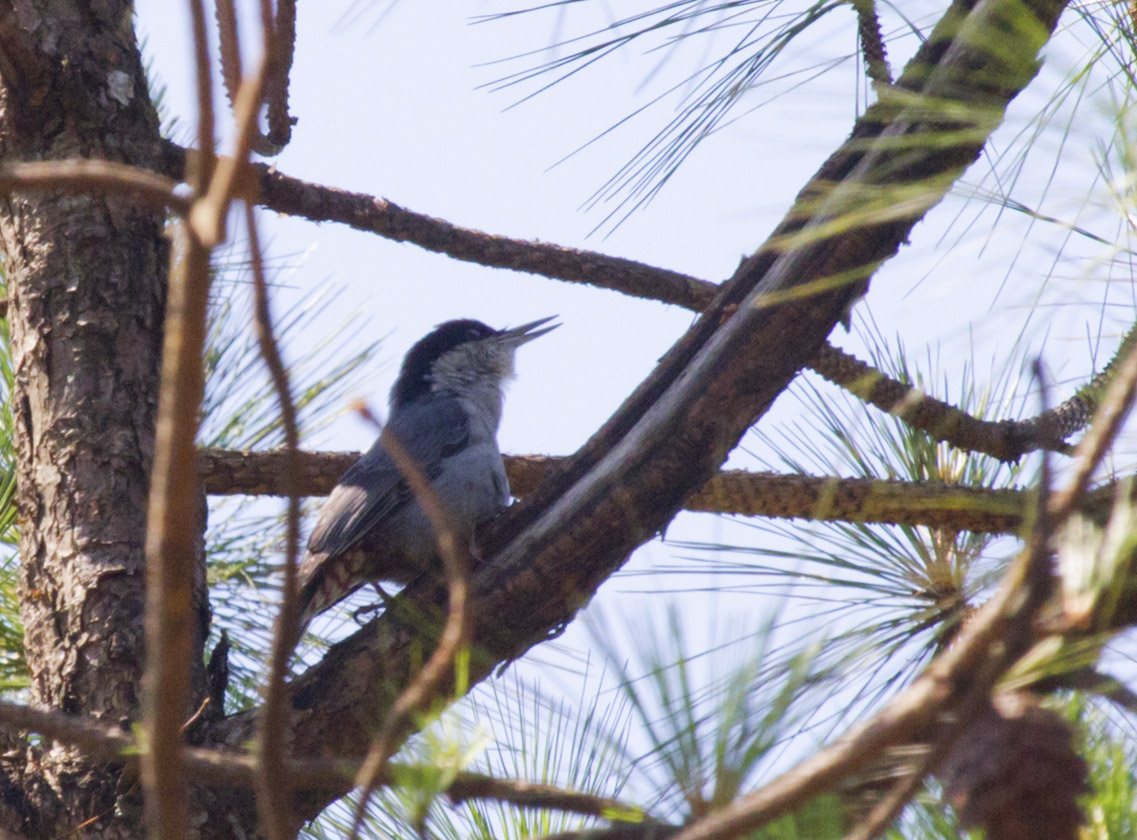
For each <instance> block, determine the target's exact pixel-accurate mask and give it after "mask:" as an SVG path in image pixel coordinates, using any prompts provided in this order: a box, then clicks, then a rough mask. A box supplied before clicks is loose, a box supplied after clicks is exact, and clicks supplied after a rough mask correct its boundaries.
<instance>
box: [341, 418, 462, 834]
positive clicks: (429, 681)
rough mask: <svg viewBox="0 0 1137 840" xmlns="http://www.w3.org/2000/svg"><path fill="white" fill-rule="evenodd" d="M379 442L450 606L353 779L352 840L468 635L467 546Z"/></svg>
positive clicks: (391, 442)
mask: <svg viewBox="0 0 1137 840" xmlns="http://www.w3.org/2000/svg"><path fill="white" fill-rule="evenodd" d="M360 411H361V412H362V413H364V415H365V416H367V417H370V418H371V420H372V422H376V424H377V421H375V418H374V417H373V416H372V415H371V413H370V412H369V411H367V409H366V407H365V406H361V407H360ZM377 425H378V424H377ZM379 442H380V444H381V445H382V446H383V449H384V450H385V451H386V452H387V454H388V455H390V456H391V460H392V461H394V462H395V466H396V467H397V468H398V470H399V472H400V473H402V475H403V478H404V479H405V480H406V482H407V484H408V485H409V486H410V489H411V492H412V493H413V494H414V497H415V501H416V502H418V505H419V507H420V508H421V509H422V511H423V513H424V514H426V517H427V519H428V520H430V524H431V526H432V527H433V528H434V535H435V538H436V539H437V540H438V554H439V556H440V557H441V559H442V567H443V570H444V571H445V572H446V581H447V585H448V587H449V593H450V594H449V601H450V603H449V612H448V614H447V617H446V624H445V626H444V627H443V629H442V634H441V635H440V636H439V639H438V646H437V647H436V648H435V649H434V652H433V653H432V654H431V655H430V658H429V659H428V660H427V661H426V664H425V665H423V667H422V670H421V671H419V672H418V674H416V675H415V677H414V679H412V680H411V681H410V684H409V685H408V686H407V687H406V688H405V689H403V692H402V694H400V695H399V697H398V699H397V700H396V701H395V703H394V705H392V707H391V711H390V712H388V714H387V717H386V718H385V719H384V721H383V725H382V726H381V727H380V728H379V732H378V734H376V736H375V738H374V739H373V740H372V742H371V747H370V749H369V750H368V751H367V757H366V758H365V759H364V761H363V764H362V765H361V766H360V768H359V772H358V773H357V774H356V777H355V785H356V787H357V788H360V796H359V804H358V806H357V807H356V809H355V816H354V818H353V819H352V826H351V832H350V834H349V835H348V836H349V838H351V840H355V837H356V836H358V833H359V829H360V827H361V826H362V825H363V817H364V814H365V813H366V811H367V802H368V800H369V799H370V798H371V794H372V793H373V792H374V791H375V788H376V787H377V786H378V784H379V783H380V781H381V779H382V778H383V776H384V774H385V773H386V769H387V763H388V761H390V759H391V756H392V755H394V753H395V751H396V750H397V749H398V745H399V738H400V736H401V735H402V733H403V730H404V729H405V728H406V726H407V725H408V724H409V723H410V722H411V718H412V717H413V716H414V715H415V714H417V713H419V712H421V711H422V710H423V709H425V708H426V706H427V704H429V703H430V702H431V701H432V700H433V699H434V698H435V697H436V696H437V694H438V692H439V690H440V689H441V687H442V685H443V684H444V682H445V679H446V675H447V672H448V671H449V670H450V668H451V667H452V666H454V664H455V659H456V657H457V656H458V653H459V651H460V650H461V649H462V648H463V647H465V645H466V642H467V639H468V636H469V631H470V604H469V584H468V576H469V561H468V557H467V555H468V552H469V550H470V549H469V547H468V546H463V545H459V544H458V540H457V539H456V538H455V531H454V528H453V526H452V525H451V523H450V519H449V514H448V513H447V511H446V510H445V509H444V508H443V507H442V504H441V502H440V500H439V498H438V494H437V493H435V492H434V488H433V487H432V486H431V484H430V480H429V479H428V478H427V476H426V474H425V473H424V472H423V470H422V465H421V464H419V463H418V462H417V461H416V460H415V459H414V458H413V457H412V456H411V455H410V453H408V452H407V450H406V449H405V448H404V447H403V444H402V442H401V441H400V440H398V439H397V438H396V437H395V436H394V435H393V434H392V433H391V432H390V431H389V429H388V428H386V427H384V428H383V430H382V431H381V432H380V435H379Z"/></svg>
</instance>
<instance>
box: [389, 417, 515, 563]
mask: <svg viewBox="0 0 1137 840" xmlns="http://www.w3.org/2000/svg"><path fill="white" fill-rule="evenodd" d="M431 489H432V491H433V493H434V494H435V497H436V498H437V500H438V502H439V503H440V504H441V506H442V507H443V508H444V510H445V511H446V516H447V520H448V521H449V524H450V527H452V528H453V529H454V530H455V531H456V533H455V535H454V536H455V537H456V538H457V539H458V540H459V541H460V542H461V543H462V544H464V545H465V544H469V543H470V541H471V540H472V538H473V535H474V530H475V529H476V528H477V526H478V525H481V524H482V523H483V522H486V521H488V520H489V519H492V518H493V517H494V516H496V515H497V514H498V513H499V512H500V511H501V510H502V509H503V508H505V506H506V505H508V504H509V480H508V479H507V478H506V475H505V464H504V463H503V462H502V457H501V452H500V451H499V450H498V446H497V440H496V439H495V437H494V433H493V430H492V429H490V428H489V426H488V424H487V423H485V422H482V421H481V418H479V417H477V416H469V417H468V434H467V437H466V441H465V445H464V446H462V447H461V448H458V449H456V450H454V451H451V452H449V453H448V454H446V455H445V456H444V457H442V459H441V460H440V462H439V464H438V470H437V472H436V474H435V476H434V478H433V480H432V481H431ZM390 527H391V534H392V537H393V538H394V539H395V540H396V541H397V542H398V543H399V544H400V546H401V548H402V551H403V552H404V553H405V554H406V555H407V556H408V557H409V558H411V559H412V560H424V559H428V558H429V557H431V556H433V555H434V554H435V553H437V543H438V540H437V535H436V533H435V525H434V523H433V522H432V521H431V520H430V518H429V517H428V516H427V515H426V513H425V512H424V511H423V508H422V506H421V505H420V504H418V503H417V501H415V502H412V503H411V504H408V505H405V506H404V507H402V508H401V509H400V510H399V511H397V512H396V514H395V516H394V517H392V521H391V526H390Z"/></svg>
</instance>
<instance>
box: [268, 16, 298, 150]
mask: <svg viewBox="0 0 1137 840" xmlns="http://www.w3.org/2000/svg"><path fill="white" fill-rule="evenodd" d="M273 33H274V37H273V42H272V73H271V74H270V75H269V80H268V89H267V91H266V96H265V99H266V101H267V102H268V137H267V140H268V142H269V143H271V144H272V146H273V149H274V152H273V153H274V154H275V153H277V152H279V151H280V150H281V149H283V148H284V147H285V146H287V145H288V141H289V140H291V139H292V124H293V122H295V120H293V118H292V117H291V116H290V115H289V113H288V82H289V77H290V76H291V75H292V58H293V55H294V53H295V51H296V2H295V0H276V21H275V26H274V27H273Z"/></svg>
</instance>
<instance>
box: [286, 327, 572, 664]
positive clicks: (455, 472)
mask: <svg viewBox="0 0 1137 840" xmlns="http://www.w3.org/2000/svg"><path fill="white" fill-rule="evenodd" d="M555 317H556V316H555V315H554V316H550V317H548V318H541V319H539V320H537V321H531V322H530V323H528V324H522V325H521V326H519V327H513V328H507V329H502V330H495V329H493V328H492V327H489V326H487V325H486V324H484V323H482V322H481V321H476V320H473V319H469V318H464V319H459V320H454V321H447V322H445V323H443V324H439V325H438V326H437V327H435V329H434V330H432V331H431V332H430V333H428V334H427V335H425V336H424V337H423V338H421V339H420V340H419V341H418V342H416V343H415V344H414V346H412V347H411V349H410V350H409V351H408V352H407V354H406V356H405V357H404V358H403V363H402V366H401V368H400V370H399V375H398V377H397V378H396V380H395V384H394V387H393V388H392V389H391V397H390V413H389V415H388V420H387V424H386V427H385V428H384V429H383V434H382V435H380V437H379V439H378V440H376V441H375V443H374V444H373V445H372V447H371V448H370V449H369V450H368V451H367V452H366V453H365V454H364V455H363V456H362V457H361V458H360V459H359V460H358V461H356V462H355V464H354V465H353V466H352V467H351V468H350V469H348V471H347V472H346V473H344V476H343V478H342V479H340V482H339V484H337V485H336V486H335V488H334V489H333V490H332V492H331V494H330V495H329V496H328V499H327V501H326V502H325V503H324V505H323V507H322V508H321V510H320V513H319V516H318V517H317V520H316V525H315V527H314V528H313V529H312V533H311V535H310V536H309V538H308V548H307V552H306V554H305V556H304V558H303V559H302V560H301V562H300V567H299V570H298V573H297V593H298V599H297V611H296V615H297V622H296V631H295V635H294V643H295V642H296V641H299V639H300V638H301V637H302V636H303V633H304V631H305V629H306V628H307V626H308V624H309V623H310V622H311V620H312V619H313V618H314V617H315V616H316V615H318V614H319V613H321V612H324V611H325V610H328V609H330V608H331V607H333V606H335V605H336V604H338V603H339V602H340V601H342V600H343V599H344V598H346V597H347V596H349V595H350V594H352V593H353V592H355V591H356V590H357V589H359V588H360V587H361V586H363V585H364V584H367V583H371V582H376V583H377V582H379V581H391V582H394V583H397V584H406V583H409V582H410V581H411V580H413V579H415V578H416V577H418V576H419V575H420V574H422V573H423V572H425V571H429V570H430V569H431V568H438V567H439V566H440V562H439V560H438V551H439V549H438V535H437V534H436V531H435V528H434V526H433V524H432V520H431V518H430V517H429V516H428V515H427V512H425V511H424V510H423V507H422V506H421V505H420V504H419V502H418V500H417V499H416V498H415V494H414V492H413V491H412V489H411V486H412V484H411V482H410V481H408V479H407V477H406V476H405V475H404V474H403V472H402V471H401V470H400V469H399V467H398V466H397V465H396V457H392V454H391V452H390V451H388V450H389V449H391V448H392V447H391V446H390V445H389V444H388V443H387V442H386V440H385V436H388V435H389V436H390V437H391V438H393V439H394V441H395V442H396V445H397V447H398V449H401V450H402V452H403V453H405V454H406V455H407V456H409V458H410V459H412V461H413V463H414V464H415V465H416V466H417V467H418V469H419V470H420V471H421V472H420V474H421V475H422V476H423V477H424V478H425V479H426V480H427V481H429V482H430V488H431V493H432V496H433V499H434V500H435V501H437V503H438V504H439V505H440V506H441V508H442V509H443V511H444V514H445V517H446V520H447V524H448V525H449V528H450V530H451V532H452V535H453V536H454V537H455V538H457V539H458V540H461V541H463V542H462V543H460V544H463V545H469V546H470V547H471V549H472V550H473V548H474V546H473V537H474V531H475V529H476V528H477V527H478V526H479V525H481V524H483V523H484V522H487V521H488V520H490V519H492V518H493V517H494V516H496V515H497V514H498V513H500V512H501V511H502V510H503V509H504V508H505V507H506V506H507V505H508V504H509V502H510V499H511V496H510V490H509V479H508V478H507V477H506V474H505V463H504V461H503V460H502V457H501V451H500V450H499V449H498V444H497V431H498V426H499V425H500V423H501V412H502V403H503V401H504V396H505V394H504V388H505V384H506V383H507V382H508V381H509V380H511V379H512V378H513V377H514V375H515V371H514V354H515V352H516V351H517V348H519V347H520V346H521V345H523V344H526V343H528V342H530V341H532V340H533V339H535V338H538V337H539V336H542V335H544V334H545V333H548V332H550V331H551V330H553V329H556V328H557V327H558V326H560V324H552V325H550V326H546V325H547V324H548V323H549V322H550V321H552V320H553V319H554V318H555ZM396 455H398V453H396ZM428 507H429V504H428ZM475 556H476V553H475Z"/></svg>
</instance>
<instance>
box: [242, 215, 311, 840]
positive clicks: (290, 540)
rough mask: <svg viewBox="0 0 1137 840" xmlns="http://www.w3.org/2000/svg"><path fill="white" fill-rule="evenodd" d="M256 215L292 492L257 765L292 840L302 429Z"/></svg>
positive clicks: (259, 291) (271, 826)
mask: <svg viewBox="0 0 1137 840" xmlns="http://www.w3.org/2000/svg"><path fill="white" fill-rule="evenodd" d="M255 213H256V211H255V210H254V209H253V205H251V204H248V203H246V204H245V226H246V228H247V229H248V233H249V252H250V255H251V259H252V266H253V294H254V298H255V306H254V313H255V321H256V327H257V341H258V342H259V343H260V347H261V355H262V356H263V357H264V360H265V365H267V367H268V369H269V372H270V373H271V375H272V382H273V387H274V388H275V389H276V393H277V401H278V402H279V403H280V420H281V425H282V426H283V428H284V447H285V448H284V456H285V463H286V466H285V484H286V488H287V493H288V519H287V526H286V533H287V540H286V546H285V556H284V589H283V592H282V594H281V604H280V616H279V618H278V619H277V624H276V634H275V636H274V637H273V644H272V659H271V662H270V665H269V678H268V687H267V690H266V692H265V702H264V707H263V708H262V710H261V728H260V739H259V740H258V744H257V746H258V749H257V754H258V755H257V758H258V760H257V765H258V767H259V769H260V784H259V785H258V786H257V793H258V799H257V804H258V806H259V807H260V815H261V822H262V824H263V825H265V826H266V829H267V834H268V836H269V838H270V840H287V838H288V837H289V836H291V834H292V833H293V832H292V819H291V794H292V784H291V779H290V778H289V775H288V769H287V766H286V759H287V751H286V738H285V732H286V728H287V725H288V686H287V684H286V683H285V676H286V675H287V673H288V659H289V657H290V656H291V653H292V645H291V644H289V640H290V639H292V638H293V636H294V634H295V632H296V588H297V583H296V562H297V557H298V556H299V553H300V493H299V491H298V489H297V488H298V485H299V475H300V459H299V457H298V453H299V449H300V434H299V432H298V430H297V427H296V407H295V405H294V404H293V402H292V388H291V386H290V385H289V381H288V370H287V368H285V366H284V362H283V360H282V359H281V357H280V349H279V348H278V347H277V343H276V338H275V336H274V334H273V330H272V317H271V314H270V312H269V303H268V284H267V282H266V281H265V271H264V261H263V257H262V255H261V249H260V248H261V246H260V238H259V237H258V236H257V226H256V218H255Z"/></svg>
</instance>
